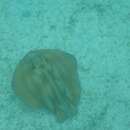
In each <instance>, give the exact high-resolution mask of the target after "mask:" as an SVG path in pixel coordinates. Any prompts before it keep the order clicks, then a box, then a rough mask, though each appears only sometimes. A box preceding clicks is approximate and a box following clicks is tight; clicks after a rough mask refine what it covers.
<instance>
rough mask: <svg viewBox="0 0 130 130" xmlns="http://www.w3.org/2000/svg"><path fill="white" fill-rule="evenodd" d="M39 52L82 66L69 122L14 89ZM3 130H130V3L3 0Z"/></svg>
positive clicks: (0, 0) (0, 31)
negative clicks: (18, 72)
mask: <svg viewBox="0 0 130 130" xmlns="http://www.w3.org/2000/svg"><path fill="white" fill-rule="evenodd" d="M38 49H58V50H61V51H64V52H66V53H68V54H70V55H73V56H74V57H75V59H76V61H77V71H78V76H79V81H80V87H81V88H80V89H81V90H79V91H81V93H80V101H79V103H78V106H77V108H78V110H77V114H76V115H75V116H73V118H71V119H67V120H65V121H64V122H57V120H56V119H55V116H54V115H53V114H52V113H50V112H49V111H48V110H46V109H44V108H40V109H35V108H33V107H29V106H28V105H26V104H24V102H22V101H21V100H20V99H19V98H18V97H17V95H16V94H15V93H14V91H13V89H12V78H13V75H14V72H15V69H16V66H17V64H18V63H19V61H20V60H21V59H22V58H23V57H24V56H25V55H26V54H27V53H28V52H30V51H32V50H38ZM52 57H53V56H52ZM57 60H58V59H57ZM57 62H58V65H59V66H61V65H62V64H61V65H60V61H57ZM49 63H53V62H51V61H50V62H49ZM61 63H62V62H61ZM67 65H68V64H67ZM55 67H56V68H57V71H58V72H59V70H58V66H56V65H55ZM62 68H65V67H63V66H62ZM70 68H71V66H70ZM72 68H73V67H72ZM70 72H71V71H70ZM59 73H60V72H59ZM65 74H66V75H68V74H69V72H66V71H65ZM51 76H52V75H50V77H51ZM58 76H59V75H58ZM67 77H69V76H67ZM74 77H75V76H74ZM51 79H52V82H53V78H51ZM59 79H60V78H59ZM68 80H69V79H68ZM65 81H66V80H65ZM69 81H70V80H69ZM74 81H75V80H74ZM60 83H62V82H57V84H60ZM63 83H65V82H64V80H63ZM69 83H70V82H69ZM23 84H24V83H23ZM20 85H21V84H20ZM54 87H55V86H54ZM60 87H61V88H62V87H63V86H59V88H60ZM63 88H64V87H63ZM56 90H57V88H56ZM56 92H59V90H58V91H56ZM58 94H59V93H58ZM58 94H57V95H58ZM60 96H61V95H60ZM61 97H62V96H61ZM72 98H73V96H72ZM58 99H61V98H58ZM73 99H74V102H75V98H73ZM54 100H55V99H54ZM61 101H62V102H63V101H64V100H61ZM67 101H68V100H67ZM46 104H48V106H49V105H52V104H53V102H51V104H49V103H48V102H46ZM66 104H68V105H69V103H66ZM66 104H65V105H63V106H64V108H63V110H66V109H65V107H66ZM50 108H55V107H53V105H52V107H50ZM72 110H73V109H72ZM58 112H59V111H58ZM65 112H66V111H65ZM67 112H68V111H67ZM72 113H73V111H72ZM68 114H69V113H65V117H66V115H67V116H68ZM69 115H70V114H69ZM0 130H130V0H0Z"/></svg>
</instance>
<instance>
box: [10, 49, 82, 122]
mask: <svg viewBox="0 0 130 130" xmlns="http://www.w3.org/2000/svg"><path fill="white" fill-rule="evenodd" d="M12 87H13V89H14V91H15V93H16V95H17V96H18V97H19V98H21V99H22V100H23V101H24V102H25V103H26V104H28V105H30V106H32V107H43V108H47V109H48V110H49V111H51V112H52V113H53V114H54V115H55V116H56V118H57V119H58V121H64V120H66V119H68V118H71V117H73V116H74V115H75V114H76V113H77V105H78V102H79V99H80V91H81V90H80V83H79V78H78V72H77V62H76V59H75V57H74V56H72V55H71V54H68V53H66V52H64V51H60V50H56V49H43V50H34V51H31V52H29V53H28V54H27V55H25V56H24V57H23V59H22V60H21V61H20V62H19V64H18V65H17V66H16V70H15V72H14V75H13V81H12Z"/></svg>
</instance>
